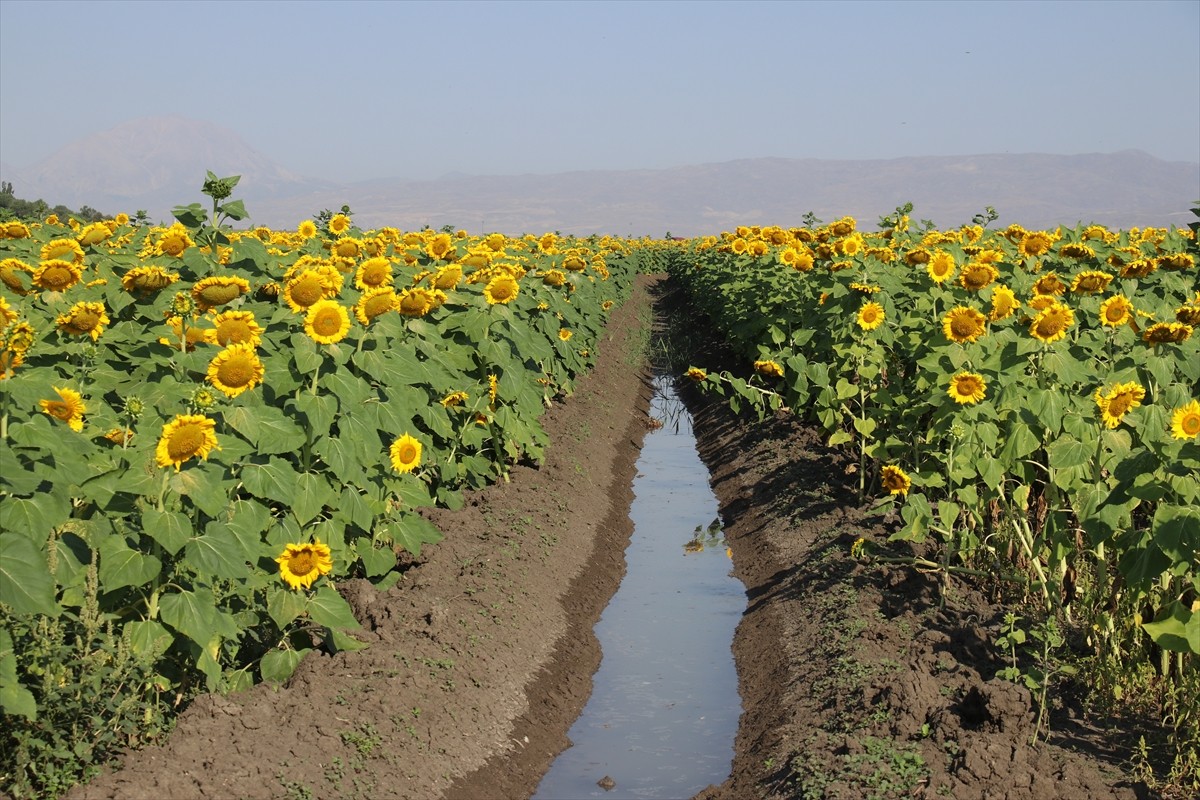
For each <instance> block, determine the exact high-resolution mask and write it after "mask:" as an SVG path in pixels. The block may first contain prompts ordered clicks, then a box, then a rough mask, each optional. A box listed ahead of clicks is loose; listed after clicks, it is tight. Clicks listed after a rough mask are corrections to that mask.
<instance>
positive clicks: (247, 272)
mask: <svg viewBox="0 0 1200 800" xmlns="http://www.w3.org/2000/svg"><path fill="white" fill-rule="evenodd" d="M210 177H212V176H210ZM234 182H236V181H234ZM231 186H232V184H230V185H229V186H227V187H226V189H228V188H231ZM208 188H209V184H207V183H206V190H207V189H208ZM218 188H219V187H218ZM206 193H208V192H207V191H206ZM227 194H228V192H227V191H226V192H225V193H224V194H213V196H214V199H215V201H216V202H215V203H214V208H215V211H214V213H213V215H212V220H213V221H212V223H211V224H210V223H209V222H208V221H207V219H206V217H205V216H204V215H202V214H199V213H197V210H198V209H199V206H198V205H193V206H192V207H181V208H179V209H177V210H176V216H177V217H179V218H180V222H176V223H175V224H173V225H170V226H146V225H137V224H134V223H131V221H130V220H129V219H128V218H127V217H126V216H124V215H117V216H116V217H115V218H113V219H110V220H105V221H103V222H99V223H95V224H91V225H81V224H79V223H77V222H75V221H74V220H59V219H57V218H54V217H51V218H48V219H45V220H44V221H41V222H36V223H28V222H9V223H0V236H2V238H0V460H2V462H3V466H2V468H0V621H2V623H3V624H2V625H0V679H2V680H3V681H4V684H5V685H4V686H3V687H2V690H0V707H2V710H3V711H4V713H5V714H6V715H7V716H9V718H10V719H12V720H17V721H21V723H22V724H24V725H26V726H37V725H39V724H42V725H43V727H45V725H47V724H52V723H47V722H46V720H45V719H44V717H45V715H46V714H51V715H53V713H54V698H55V697H56V696H57V695H56V694H55V693H56V692H58V691H60V688H61V687H63V686H65V685H68V684H70V683H71V681H72V680H76V679H79V677H80V675H81V674H82V673H81V672H80V671H79V669H78V664H77V663H76V664H72V663H65V662H68V661H70V659H69V658H65V657H64V656H63V652H64V651H63V649H62V646H61V645H62V643H63V642H68V643H70V642H75V644H74V645H73V646H74V648H75V650H74V652H75V654H76V661H78V662H86V661H87V659H89V658H92V656H93V655H94V653H96V652H100V651H104V652H107V653H108V654H109V655H108V656H107V657H108V658H109V661H108V662H106V663H109V664H110V666H111V664H117V663H120V664H122V665H125V666H124V667H122V668H123V669H126V673H125V674H123V675H122V676H116V677H112V680H114V681H116V682H118V683H122V682H123V686H124V689H123V691H125V692H127V693H134V694H138V693H141V695H142V696H143V697H145V696H148V695H153V696H154V697H159V698H169V697H174V696H176V695H179V696H190V695H191V694H194V693H195V692H197V691H199V690H201V689H202V688H205V687H207V688H208V689H209V690H217V689H220V690H229V689H236V688H240V687H244V686H247V685H249V684H251V683H253V682H256V681H258V680H260V679H265V680H270V681H280V680H283V679H285V678H286V677H287V676H288V675H290V673H291V672H292V670H293V669H294V668H295V666H296V665H297V664H298V663H299V661H300V659H301V658H302V657H303V656H304V654H305V653H307V652H309V651H310V650H311V649H313V647H314V643H320V646H322V647H324V648H325V649H327V650H338V649H353V648H357V647H359V646H361V645H360V643H359V642H357V641H356V640H355V639H354V638H353V637H352V636H351V635H350V634H349V633H348V631H351V630H353V629H354V628H355V627H357V623H356V621H355V619H354V617H353V616H352V614H351V612H350V608H349V606H348V605H347V603H346V602H345V600H344V599H343V598H342V597H341V596H340V595H339V593H338V592H337V591H336V589H335V587H334V581H335V579H337V580H340V579H344V578H347V577H352V576H361V577H366V578H368V579H370V580H372V581H374V582H376V583H377V584H379V585H381V586H383V587H386V586H388V585H390V584H391V583H394V582H395V581H396V580H398V579H399V577H400V572H399V571H398V570H397V563H398V557H400V556H403V554H404V551H408V552H410V553H414V554H419V552H420V549H421V546H422V545H423V544H427V543H430V542H435V541H437V540H438V539H439V538H440V537H441V533H440V532H439V531H438V530H437V529H436V528H434V526H433V525H432V524H430V523H429V522H428V521H427V520H426V519H425V518H424V517H423V516H421V514H420V513H419V510H420V509H421V508H423V507H429V506H434V505H439V506H443V507H450V508H454V507H457V506H458V505H459V504H461V502H462V492H463V490H464V489H471V488H476V487H480V486H483V485H485V484H487V483H489V482H492V481H495V480H497V479H503V478H504V477H505V476H506V475H507V472H508V471H509V469H510V468H511V467H512V465H514V464H516V463H518V462H521V461H527V462H532V463H537V462H539V460H540V459H541V457H542V453H543V449H544V448H545V446H546V444H547V441H546V435H545V433H544V431H543V429H542V427H541V425H540V423H539V418H540V415H541V413H542V412H543V411H544V410H545V409H546V408H547V407H548V406H549V405H550V404H551V403H552V401H553V400H554V399H555V398H557V397H562V396H565V395H569V394H570V393H571V392H572V389H573V385H574V382H575V381H576V380H577V378H578V377H579V376H580V375H581V374H583V373H584V372H585V371H586V370H587V369H588V368H589V366H590V365H591V364H592V363H593V360H594V358H595V356H596V348H597V347H598V346H599V341H600V337H601V335H602V333H603V331H604V328H605V324H606V319H607V315H608V313H609V311H610V310H611V309H612V308H613V307H614V305H615V304H619V303H621V302H622V301H623V300H624V298H625V297H626V296H627V294H628V293H629V291H630V290H631V286H632V277H633V276H634V275H635V274H636V272H637V269H638V264H639V260H640V259H641V258H642V252H641V251H640V250H639V248H638V247H637V246H636V245H635V244H631V243H629V242H626V241H623V240H616V239H611V238H608V237H604V238H601V237H592V238H589V239H576V238H572V237H564V236H559V235H556V234H553V233H547V234H545V235H542V236H524V237H519V238H510V237H508V236H505V235H503V234H499V233H491V234H488V235H484V236H472V235H468V234H467V233H466V232H465V231H457V232H454V231H448V230H443V231H434V230H422V231H410V232H402V231H399V230H396V229H394V228H380V229H372V230H363V229H360V228H358V227H356V226H355V225H354V224H353V222H352V218H351V217H350V216H349V215H347V214H334V215H330V216H328V217H327V218H325V219H322V220H320V224H318V223H317V222H314V221H305V222H302V223H301V224H300V225H299V226H298V227H297V228H296V229H295V230H272V229H268V228H264V227H257V228H248V229H243V230H234V229H233V228H232V227H230V226H229V225H228V224H225V223H227V222H228V221H229V220H238V219H241V218H243V217H244V216H245V214H244V209H242V208H241V207H240V203H236V202H235V203H226V204H224V205H221V204H220V201H221V200H223V199H224V197H225V196H227ZM217 211H220V212H223V214H218V213H216V212H217ZM185 223H186V224H185ZM106 637H107V638H106ZM98 643H102V645H101V644H98ZM68 649H69V648H68ZM68 655H69V653H68ZM114 669H115V668H114ZM111 671H113V669H110V672H111ZM39 720H40V722H39ZM14 724H15V723H14ZM31 729H32V728H31ZM14 736H15V734H14Z"/></svg>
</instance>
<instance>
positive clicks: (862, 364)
mask: <svg viewBox="0 0 1200 800" xmlns="http://www.w3.org/2000/svg"><path fill="white" fill-rule="evenodd" d="M905 211H906V209H898V210H897V213H896V214H894V215H891V216H890V217H885V218H884V219H882V220H881V221H880V228H881V229H880V230H879V231H877V232H863V231H860V230H859V229H858V224H857V222H856V220H854V219H852V218H843V219H840V220H837V221H835V222H833V223H831V224H827V225H810V226H808V227H803V228H787V229H785V228H779V227H740V228H738V229H737V230H736V231H729V232H726V233H723V234H722V235H720V236H713V237H706V238H704V239H697V240H692V241H690V242H684V243H681V244H679V245H676V246H675V252H674V254H673V255H672V256H671V267H670V270H671V273H672V275H673V276H674V277H675V278H676V279H678V280H679V281H680V282H681V283H682V284H683V285H684V286H685V287H686V288H687V290H688V292H689V294H690V296H691V298H692V300H693V301H694V302H695V303H696V304H697V305H698V306H699V307H701V308H702V309H703V310H704V311H705V312H706V314H707V315H708V316H709V317H710V319H711V320H712V321H713V323H714V325H715V326H716V327H717V328H718V329H719V330H720V331H721V332H722V334H723V335H724V336H725V337H727V338H728V340H729V341H730V342H731V344H732V345H733V346H734V348H735V349H736V350H737V351H738V352H739V353H740V354H741V356H742V357H743V358H744V359H745V362H746V367H745V369H744V370H743V371H740V372H738V371H734V372H733V373H731V372H729V371H724V372H718V371H715V370H712V369H708V368H706V367H705V365H697V366H693V367H692V368H691V369H690V370H689V371H688V375H689V377H691V378H692V379H693V380H694V381H696V382H697V384H698V385H699V386H700V387H701V388H702V389H704V390H706V391H710V392H712V393H714V394H717V395H720V396H722V397H726V398H728V400H729V402H730V403H731V404H732V405H733V406H734V407H735V408H737V407H743V406H749V407H752V408H755V409H757V410H758V411H759V413H760V414H767V413H770V412H772V411H779V410H781V409H784V410H791V411H792V412H794V413H796V414H799V415H803V416H804V417H805V418H806V419H809V420H811V421H812V422H813V423H815V424H816V425H818V426H819V427H820V429H821V430H822V431H823V432H824V435H825V436H826V438H827V441H828V443H829V444H830V445H831V446H840V447H843V448H847V449H848V451H849V453H850V457H851V459H852V461H853V462H855V464H854V472H855V475H856V479H857V481H858V488H859V494H860V498H862V499H866V498H869V497H871V496H876V495H881V496H882V500H881V501H879V507H880V508H881V509H883V508H891V507H893V505H894V504H898V506H899V508H898V511H899V514H900V518H901V520H902V522H901V524H900V526H899V528H898V530H897V531H896V533H895V535H894V536H893V537H892V539H893V540H906V541H909V542H913V543H918V544H920V546H921V547H922V548H932V549H933V552H935V553H937V555H936V556H931V557H929V558H921V559H918V560H919V561H920V562H921V566H922V567H923V568H928V569H933V570H935V571H939V572H941V574H943V575H948V574H951V573H953V572H954V571H955V570H956V569H961V570H972V571H975V572H982V573H983V574H990V575H1002V576H1004V577H1005V578H1006V579H1008V580H1009V581H1010V582H1011V584H1015V585H1017V586H1019V587H1022V591H1023V592H1024V593H1027V595H1028V596H1029V597H1030V598H1033V599H1034V600H1035V601H1036V604H1037V605H1039V606H1040V607H1041V609H1042V613H1044V614H1046V615H1049V616H1050V617H1055V618H1059V619H1064V620H1066V621H1067V624H1069V625H1070V626H1071V627H1072V629H1073V630H1075V631H1077V632H1079V635H1080V637H1081V639H1083V640H1084V645H1083V646H1084V647H1085V648H1087V649H1088V650H1090V652H1092V653H1093V654H1094V656H1095V657H1096V659H1097V663H1103V664H1109V665H1117V669H1115V670H1113V671H1110V672H1109V673H1106V674H1108V675H1109V677H1107V678H1101V677H1099V676H1100V675H1101V673H1104V670H1098V671H1097V673H1096V675H1093V676H1092V677H1094V678H1096V680H1100V681H1103V680H1109V681H1112V680H1119V679H1118V678H1112V677H1111V675H1112V674H1113V673H1117V674H1123V675H1129V674H1132V673H1133V672H1136V671H1137V670H1139V669H1141V667H1140V666H1138V665H1147V664H1153V668H1154V669H1155V670H1157V671H1158V672H1159V673H1160V674H1161V675H1162V676H1165V677H1174V678H1176V679H1182V678H1183V677H1184V676H1185V675H1191V676H1194V675H1195V672H1196V665H1197V662H1198V661H1200V659H1198V658H1197V656H1198V655H1200V570H1198V569H1197V566H1196V565H1197V558H1198V556H1200V477H1198V476H1200V401H1198V399H1197V398H1198V397H1200V335H1196V334H1195V331H1196V328H1197V326H1200V290H1198V289H1200V286H1198V282H1197V264H1196V262H1197V257H1198V254H1200V251H1198V250H1197V246H1196V241H1195V234H1194V232H1193V231H1192V230H1190V229H1188V228H1176V227H1172V228H1169V229H1163V228H1144V229H1129V230H1110V229H1108V228H1106V227H1103V226H1099V225H1079V226H1077V227H1074V228H1058V229H1055V230H1027V229H1025V228H1023V227H1021V226H1019V225H1010V226H1008V227H1007V228H1004V229H1001V230H989V229H987V228H986V227H985V226H983V225H980V224H974V225H966V226H962V227H960V228H956V229H949V230H937V229H934V228H933V227H932V226H927V227H925V228H924V229H921V230H917V229H916V226H912V225H911V224H910V222H909V218H908V216H907V215H906V214H905V213H904V212H905ZM983 221H984V222H986V221H987V220H986V219H985V220H983ZM895 547H897V545H888V544H887V543H883V542H861V543H860V544H859V546H858V547H857V548H856V553H865V554H867V555H871V554H874V556H875V557H879V558H883V557H894V556H896V555H897V553H896V551H895V549H894V548H895ZM1114 688H1116V689H1117V690H1118V692H1119V690H1120V687H1119V686H1117V687H1114Z"/></svg>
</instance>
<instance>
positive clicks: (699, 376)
mask: <svg viewBox="0 0 1200 800" xmlns="http://www.w3.org/2000/svg"><path fill="white" fill-rule="evenodd" d="M685 375H686V376H687V377H688V378H690V379H691V380H693V381H695V382H696V383H701V382H703V381H706V380H708V373H707V372H705V371H704V370H702V369H700V368H699V367H689V368H688V371H687V372H686V373H685Z"/></svg>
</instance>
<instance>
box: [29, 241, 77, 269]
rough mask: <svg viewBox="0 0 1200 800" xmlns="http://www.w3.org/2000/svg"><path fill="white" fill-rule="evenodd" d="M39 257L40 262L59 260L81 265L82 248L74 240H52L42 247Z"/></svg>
mask: <svg viewBox="0 0 1200 800" xmlns="http://www.w3.org/2000/svg"><path fill="white" fill-rule="evenodd" d="M39 256H40V258H41V260H42V261H53V260H54V259H61V260H62V261H72V262H74V263H76V264H79V265H80V266H82V265H83V248H82V247H80V246H79V242H77V241H75V240H74V239H52V240H50V241H49V242H47V243H46V244H44V245H42V250H41V253H40V254H39Z"/></svg>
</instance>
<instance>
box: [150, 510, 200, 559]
mask: <svg viewBox="0 0 1200 800" xmlns="http://www.w3.org/2000/svg"><path fill="white" fill-rule="evenodd" d="M142 530H143V531H145V532H146V533H147V534H148V535H149V536H150V538H152V539H153V540H154V541H156V542H158V544H159V545H161V546H162V548H163V550H165V551H166V552H167V554H168V555H172V556H173V555H175V554H176V553H178V552H179V551H180V550H182V549H183V546H184V545H185V544H187V542H188V539H190V538H192V533H193V531H192V521H191V520H190V519H188V517H187V515H186V514H182V513H180V512H178V511H159V510H158V509H156V508H148V509H146V510H145V511H143V512H142Z"/></svg>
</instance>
